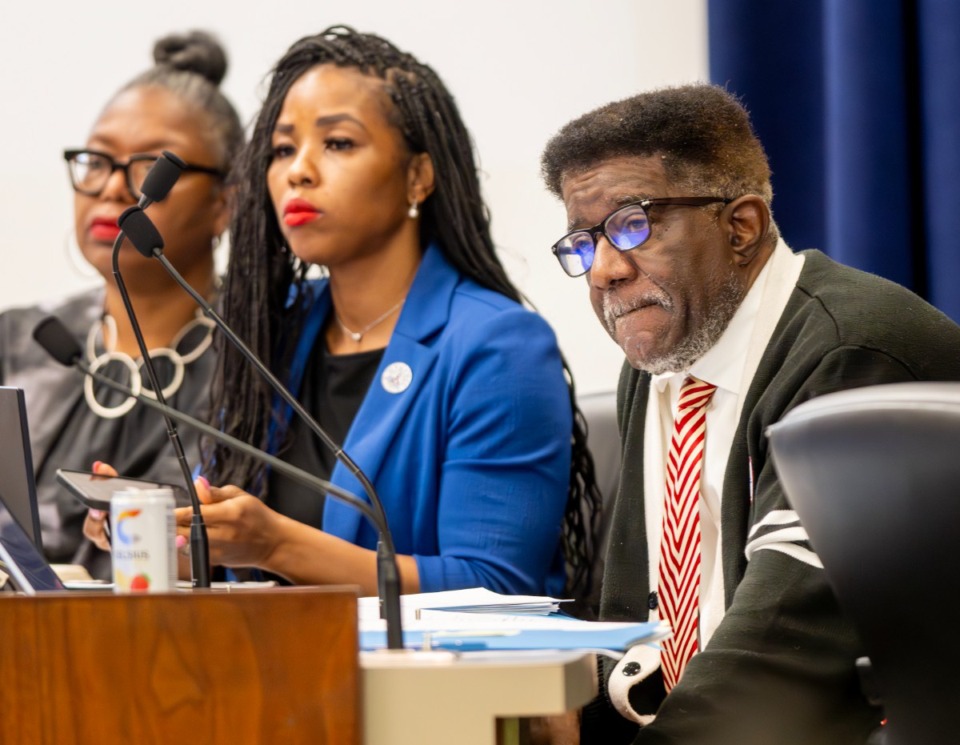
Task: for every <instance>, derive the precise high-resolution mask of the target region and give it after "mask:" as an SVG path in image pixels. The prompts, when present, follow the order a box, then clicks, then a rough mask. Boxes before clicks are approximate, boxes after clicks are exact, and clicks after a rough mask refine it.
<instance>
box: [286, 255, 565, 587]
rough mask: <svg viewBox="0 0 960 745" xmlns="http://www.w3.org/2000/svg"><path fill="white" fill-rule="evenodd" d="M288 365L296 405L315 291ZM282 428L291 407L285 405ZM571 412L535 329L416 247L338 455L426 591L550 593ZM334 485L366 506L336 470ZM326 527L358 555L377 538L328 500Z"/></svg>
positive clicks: (558, 583) (315, 332) (535, 322)
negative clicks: (405, 286) (402, 297)
mask: <svg viewBox="0 0 960 745" xmlns="http://www.w3.org/2000/svg"><path fill="white" fill-rule="evenodd" d="M308 291H310V292H312V293H314V294H315V298H316V299H315V301H314V303H313V305H312V307H311V310H310V314H309V316H308V318H307V321H306V323H305V325H304V330H303V332H302V334H301V337H300V339H299V341H298V344H297V349H296V353H295V356H294V359H293V362H292V364H291V370H290V387H291V390H292V391H293V392H294V393H295V394H296V392H297V391H298V390H299V389H300V386H301V382H302V380H303V374H304V369H305V367H306V363H307V359H308V358H309V354H310V350H311V349H312V347H313V345H314V344H316V343H322V341H319V337H320V331H321V329H322V328H323V327H324V322H325V320H326V319H327V316H328V314H329V313H330V310H331V302H330V292H329V288H328V285H327V281H326V280H320V281H318V282H314V283H311V284H310V286H309V288H308ZM286 409H287V410H286V412H285V414H286V418H287V419H289V416H290V411H289V407H286ZM572 426H573V425H572V412H571V406H570V397H569V393H568V388H567V384H566V381H565V378H564V374H563V369H562V365H561V359H560V352H559V349H558V347H557V342H556V338H555V336H554V333H553V331H552V330H551V329H550V327H549V326H548V324H547V323H546V321H544V320H543V319H542V318H541V317H539V316H538V315H536V314H535V313H532V312H531V311H529V310H527V309H525V308H524V307H522V306H521V305H519V304H517V303H516V302H514V301H512V300H509V299H508V298H506V297H504V296H503V295H501V294H499V293H497V292H494V291H492V290H488V289H486V288H483V287H481V286H480V285H478V284H477V283H476V282H474V281H472V280H470V279H468V278H466V277H464V276H463V275H461V274H460V273H459V272H458V271H457V270H456V269H455V268H454V267H453V266H451V265H450V264H449V263H448V262H447V260H446V259H445V258H444V256H443V254H442V253H441V252H440V250H439V249H437V248H436V247H435V246H431V247H430V248H428V249H427V250H426V252H425V253H424V256H423V260H422V262H421V264H420V267H419V269H418V271H417V275H416V277H415V279H414V282H413V285H412V286H411V288H410V292H409V294H408V296H407V300H406V302H405V303H404V306H403V310H402V312H401V314H400V317H399V319H398V320H397V325H396V327H395V329H394V332H393V335H392V337H391V339H390V343H389V345H388V346H387V348H386V350H385V352H384V355H383V359H382V361H381V363H380V367H379V369H378V370H377V373H376V375H375V377H374V379H373V382H372V383H371V385H370V389H369V390H368V392H367V394H366V396H365V398H364V400H363V403H362V404H361V406H360V409H359V411H358V412H357V415H356V418H355V419H354V421H353V424H352V426H351V427H350V431H349V433H348V435H347V439H346V442H345V443H344V445H343V447H344V450H345V451H346V452H347V453H349V455H350V456H351V457H352V458H353V460H354V461H356V463H357V464H358V465H359V466H360V468H361V470H362V471H363V472H364V473H365V474H366V475H367V477H368V478H369V479H370V480H371V482H372V483H373V484H374V486H375V488H376V490H377V493H378V494H379V495H380V498H381V500H382V501H383V503H384V508H385V510H386V513H387V519H388V521H389V523H390V530H391V532H392V533H393V538H394V542H395V543H396V547H397V550H398V551H399V552H400V553H401V554H411V555H413V557H414V558H415V560H416V562H417V567H418V569H419V574H420V588H421V591H423V592H433V591H437V590H450V589H457V588H462V587H477V586H482V587H487V588H489V589H491V590H494V591H497V592H503V593H519V594H540V593H544V592H548V593H550V594H554V595H557V594H559V593H560V592H562V588H563V560H562V556H561V553H560V548H559V538H560V531H561V522H562V519H563V512H564V505H565V504H566V498H567V488H568V483H569V471H570V443H571V430H572ZM331 481H332V482H333V483H334V484H336V485H338V486H341V487H343V488H345V489H347V490H349V491H351V492H352V493H354V494H356V495H358V496H360V497H361V498H363V499H366V496H365V495H364V494H363V490H362V488H361V486H360V483H359V482H358V481H357V479H356V478H355V477H354V476H353V475H352V474H351V473H350V472H349V471H348V470H347V469H346V468H345V467H344V466H343V464H340V463H338V464H337V465H336V467H335V468H334V471H333V474H332V475H331ZM323 529H324V530H325V531H326V532H328V533H330V534H331V535H335V536H338V537H340V538H343V539H344V540H347V541H350V542H352V543H354V544H357V545H360V546H364V547H367V548H374V547H375V546H376V542H377V533H376V530H375V529H374V528H373V527H372V526H371V525H370V524H369V523H368V522H367V521H366V519H365V518H363V517H362V516H361V514H360V513H359V512H358V511H357V510H356V509H354V508H352V507H350V506H349V505H345V504H343V503H341V502H338V501H337V500H335V499H327V500H326V503H325V507H324V515H323Z"/></svg>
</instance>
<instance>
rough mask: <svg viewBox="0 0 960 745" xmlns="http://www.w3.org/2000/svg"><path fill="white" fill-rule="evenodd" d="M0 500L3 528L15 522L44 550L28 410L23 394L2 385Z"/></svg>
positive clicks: (1, 524)
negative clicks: (0, 503)
mask: <svg viewBox="0 0 960 745" xmlns="http://www.w3.org/2000/svg"><path fill="white" fill-rule="evenodd" d="M0 501H2V502H3V503H4V504H5V505H6V509H5V510H4V511H3V514H0V528H3V527H4V521H6V520H10V519H14V520H16V521H17V522H18V523H19V524H20V527H21V528H23V530H24V531H25V532H26V535H27V537H28V538H29V539H30V540H31V541H33V544H34V545H35V546H36V547H37V548H38V549H42V547H43V544H42V543H41V539H40V516H39V514H38V511H37V490H36V483H35V481H34V474H33V458H32V456H31V453H30V432H29V430H28V429H27V407H26V405H25V403H24V398H23V391H22V390H21V389H19V388H11V387H9V386H0Z"/></svg>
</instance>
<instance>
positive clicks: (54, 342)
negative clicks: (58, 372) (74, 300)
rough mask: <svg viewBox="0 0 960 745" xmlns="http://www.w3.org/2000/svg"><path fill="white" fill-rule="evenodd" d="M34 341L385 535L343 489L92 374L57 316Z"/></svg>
mask: <svg viewBox="0 0 960 745" xmlns="http://www.w3.org/2000/svg"><path fill="white" fill-rule="evenodd" d="M33 338H34V339H36V340H37V343H38V344H40V346H41V347H43V348H44V350H46V352H47V354H49V355H50V356H51V357H53V358H54V359H55V360H56V361H57V362H59V363H60V364H62V365H64V366H66V367H75V368H77V369H78V370H79V371H80V372H81V373H82V374H84V375H89V376H90V377H91V378H93V379H94V380H96V381H97V382H98V383H101V384H103V385H105V386H107V387H108V388H111V389H112V390H115V391H117V392H118V393H122V394H123V395H125V396H133V397H134V398H135V399H137V401H139V402H140V403H142V404H144V405H145V406H147V407H149V408H151V409H154V410H155V411H159V412H160V413H161V414H163V415H164V416H166V417H169V418H171V419H175V420H176V421H178V422H180V424H185V425H186V426H188V427H193V428H194V429H196V430H198V431H200V432H202V433H203V434H204V435H206V436H207V437H210V438H211V439H214V440H217V441H219V442H221V443H223V444H224V445H226V446H227V447H231V448H236V449H237V450H239V451H241V452H243V453H246V454H247V455H249V456H251V457H253V458H256V459H258V460H260V461H262V462H264V463H266V464H267V465H268V466H270V467H271V468H273V469H275V470H276V471H277V472H278V473H282V474H283V475H284V476H288V477H290V478H291V479H294V480H296V481H299V482H300V483H301V484H303V485H304V486H307V487H309V488H311V489H316V490H317V491H321V492H327V493H329V494H330V495H331V496H333V497H334V498H336V499H339V500H340V501H342V502H345V503H347V504H349V505H351V506H353V507H355V508H356V509H357V510H359V511H360V512H361V513H362V514H363V515H364V517H366V518H367V519H368V520H369V521H370V522H371V523H372V524H373V525H374V527H376V529H377V530H378V531H381V532H382V531H383V530H384V528H385V527H386V526H385V525H384V524H383V523H382V521H381V520H380V516H379V515H378V514H377V512H376V511H375V510H374V509H373V507H372V506H371V505H369V504H367V503H366V502H364V501H363V500H362V499H360V498H359V497H357V496H356V495H355V494H352V493H351V492H349V491H347V490H346V489H344V488H342V487H339V486H337V485H336V484H331V483H330V482H329V481H324V480H323V479H321V478H318V477H317V476H314V475H313V474H310V473H307V472H306V471H304V470H302V469H300V468H297V467H296V466H292V465H290V464H289V463H287V462H286V461H283V460H280V459H279V458H277V457H276V456H274V455H270V454H269V453H266V452H264V451H263V450H260V449H258V448H255V447H253V446H252V445H250V444H248V443H246V442H244V441H243V440H238V439H237V438H236V437H233V436H232V435H228V434H227V433H226V432H221V431H220V430H219V429H216V428H215V427H211V426H210V425H209V424H207V423H205V422H202V421H200V420H199V419H196V418H195V417H192V416H190V415H188V414H184V413H183V412H181V411H178V410H177V409H174V408H172V407H171V406H168V405H166V404H162V403H160V402H159V401H154V400H153V399H152V398H149V397H148V396H145V395H143V394H142V393H138V394H137V393H134V392H133V389H131V388H130V387H129V386H126V385H124V384H123V383H120V382H118V381H116V380H112V379H111V378H108V377H106V376H105V375H102V374H100V373H98V372H97V371H95V370H92V369H91V368H90V366H89V365H87V363H86V362H85V361H84V360H83V351H82V350H81V348H80V344H79V343H78V342H77V340H76V339H74V338H73V336H71V335H70V332H69V331H67V329H66V328H65V327H64V325H63V323H62V322H61V321H60V319H59V318H57V317H56V316H47V317H46V318H44V319H43V320H42V321H40V323H38V324H37V326H36V328H34V330H33ZM191 483H192V482H191Z"/></svg>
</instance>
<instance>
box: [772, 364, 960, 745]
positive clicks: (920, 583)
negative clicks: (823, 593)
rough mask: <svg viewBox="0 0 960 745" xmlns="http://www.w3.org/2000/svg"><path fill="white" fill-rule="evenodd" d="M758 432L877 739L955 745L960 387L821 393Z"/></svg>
mask: <svg viewBox="0 0 960 745" xmlns="http://www.w3.org/2000/svg"><path fill="white" fill-rule="evenodd" d="M768 435H769V438H770V442H771V447H772V451H773V459H774V463H775V465H776V468H777V472H778V474H779V476H780V479H781V482H782V484H783V487H784V490H785V492H786V495H787V498H788V499H789V500H790V501H791V503H792V504H793V506H794V508H795V509H796V511H797V513H798V515H799V516H800V520H801V522H802V524H803V525H804V527H805V528H806V530H807V533H808V535H809V537H810V542H811V544H812V546H813V548H814V549H815V550H816V552H817V554H818V555H819V556H820V559H821V561H822V562H823V566H824V571H825V573H826V576H827V579H828V581H829V582H830V583H831V585H832V586H833V589H834V591H835V592H836V594H837V599H838V601H839V603H840V605H841V607H842V608H843V610H844V611H845V612H846V613H847V614H848V615H849V617H850V618H851V619H852V621H853V622H854V623H855V625H856V627H857V629H858V631H859V632H860V635H861V638H862V640H863V644H864V647H865V650H866V652H867V654H868V655H869V657H870V659H871V662H872V665H873V668H874V673H875V676H876V680H877V684H878V687H879V693H880V695H881V697H882V699H883V703H884V706H885V708H886V711H887V715H888V717H889V725H888V732H887V733H886V736H887V738H888V739H887V742H888V743H891V745H893V744H896V745H901V744H902V745H906V744H907V743H923V744H924V745H937V744H938V743H948V742H949V743H955V742H957V741H960V726H958V723H957V719H956V717H957V705H958V704H960V383H919V382H918V383H899V384H893V385H883V386H874V387H869V388H861V389H855V390H850V391H843V392H838V393H831V394H828V395H824V396H822V397H820V398H817V399H814V400H811V401H808V402H806V403H804V404H802V405H800V406H798V407H796V408H795V409H794V410H792V411H791V412H789V413H788V414H787V415H786V416H785V417H784V418H783V420H782V421H781V422H780V423H778V424H776V425H774V426H772V427H771V428H770V429H769V431H768Z"/></svg>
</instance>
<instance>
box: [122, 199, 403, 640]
mask: <svg viewBox="0 0 960 745" xmlns="http://www.w3.org/2000/svg"><path fill="white" fill-rule="evenodd" d="M125 216H126V217H125ZM119 222H120V226H121V228H123V229H124V232H125V233H126V234H127V237H128V238H129V240H130V242H131V243H132V244H133V246H134V248H136V249H137V250H138V251H139V252H140V253H141V254H143V255H144V256H146V257H148V258H149V257H153V258H156V259H157V260H158V261H159V262H160V263H161V264H162V265H163V267H164V268H165V269H166V270H167V273H168V274H169V275H170V276H171V277H172V278H173V279H174V281H175V282H176V283H177V284H178V285H180V287H182V288H183V289H184V291H186V292H187V294H189V295H190V297H192V298H193V299H194V302H196V303H197V305H198V306H200V308H201V309H202V310H203V313H204V315H206V316H207V317H208V318H210V319H211V320H212V321H213V322H214V323H215V324H216V326H217V328H218V329H220V331H221V332H222V333H223V335H224V336H226V337H227V339H228V340H229V341H230V343H231V344H233V345H234V346H235V347H236V348H237V349H238V350H239V351H240V353H241V354H243V356H244V357H246V359H247V360H248V361H249V362H250V363H251V364H252V365H253V366H254V367H255V368H256V369H257V371H258V372H259V373H260V374H261V375H262V376H263V377H264V378H265V379H266V381H267V382H268V383H269V384H270V386H271V387H272V388H273V389H274V390H275V391H276V392H277V393H278V394H279V395H280V397H281V398H282V399H283V400H284V401H285V402H286V403H287V404H288V405H289V406H290V407H291V408H292V409H293V410H294V411H295V412H296V413H297V416H299V417H300V418H301V419H302V420H303V421H304V422H305V423H306V424H307V425H308V426H309V427H310V429H311V430H312V431H313V433H314V434H315V435H316V436H317V437H318V438H320V440H321V441H322V442H323V444H324V445H325V446H326V447H327V448H328V449H329V450H330V451H331V452H332V453H333V455H334V457H335V458H336V459H337V460H338V461H340V462H341V463H343V465H344V466H346V468H347V469H348V470H349V471H350V473H352V474H353V476H354V477H356V479H357V481H359V482H360V484H361V486H362V487H363V490H364V492H365V493H366V494H367V496H368V497H369V498H370V504H371V505H372V506H373V507H374V509H376V511H377V512H378V514H379V515H380V516H381V518H380V522H379V524H380V525H382V526H383V527H382V528H381V529H380V540H379V541H378V542H377V585H378V588H379V595H380V602H381V615H382V617H383V618H385V619H386V620H387V648H388V649H402V648H403V634H402V625H401V623H402V622H401V618H400V571H399V568H398V567H397V558H396V557H397V552H396V549H395V548H394V543H393V536H392V535H391V533H390V529H389V524H388V521H387V514H386V510H384V508H383V502H381V501H380V496H379V495H378V494H377V491H376V489H374V487H373V484H372V483H371V482H370V479H369V478H368V477H367V475H366V474H365V473H364V472H363V471H362V470H360V466H358V465H357V464H356V463H355V462H354V461H353V459H352V458H351V457H350V456H349V455H348V454H347V453H346V452H345V451H344V450H343V448H341V447H340V446H339V445H337V443H336V442H334V441H333V439H332V438H331V437H330V435H328V434H327V433H326V432H325V431H324V429H323V428H322V427H321V426H320V425H319V424H318V423H317V421H316V420H315V419H314V418H313V417H312V416H311V415H310V414H309V412H307V410H306V409H304V408H303V406H302V405H301V404H300V402H299V401H298V400H297V399H296V398H295V397H294V395H293V394H292V393H290V391H289V389H288V388H287V387H286V386H285V385H284V384H283V383H282V382H281V381H280V380H279V379H278V378H277V377H276V376H275V375H274V374H273V373H272V372H271V371H270V369H269V368H268V367H267V366H266V365H265V364H264V363H263V361H262V360H261V359H260V358H259V357H257V355H256V354H254V352H253V350H251V349H250V348H249V347H248V346H247V345H246V344H245V343H244V342H243V340H242V339H240V337H238V336H237V335H236V333H234V331H233V329H231V328H230V327H229V326H228V325H227V322H226V321H224V320H223V319H222V318H221V317H220V316H219V314H218V313H217V312H216V311H215V310H214V309H213V307H211V305H210V303H208V302H207V300H206V298H204V297H203V296H202V295H201V294H200V293H198V292H197V291H196V290H195V289H194V288H193V287H191V286H190V283H189V282H187V281H186V280H185V279H184V278H183V277H182V276H181V274H180V272H178V271H177V269H176V267H174V266H173V264H171V263H170V261H169V260H168V259H167V257H166V256H164V255H163V237H162V236H161V235H160V233H159V231H158V230H157V228H156V226H155V225H154V224H153V222H152V221H151V220H150V218H149V217H147V215H146V214H144V213H143V212H142V211H139V212H137V210H136V208H134V207H131V208H130V209H128V210H127V211H126V212H124V215H121V217H120V221H119ZM124 226H127V227H129V231H127V228H126V227H124ZM375 524H376V523H375Z"/></svg>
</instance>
